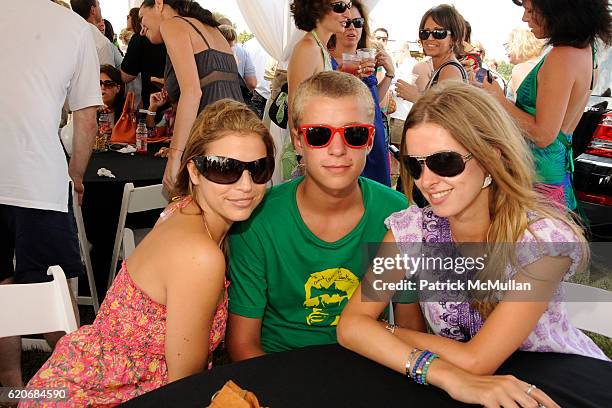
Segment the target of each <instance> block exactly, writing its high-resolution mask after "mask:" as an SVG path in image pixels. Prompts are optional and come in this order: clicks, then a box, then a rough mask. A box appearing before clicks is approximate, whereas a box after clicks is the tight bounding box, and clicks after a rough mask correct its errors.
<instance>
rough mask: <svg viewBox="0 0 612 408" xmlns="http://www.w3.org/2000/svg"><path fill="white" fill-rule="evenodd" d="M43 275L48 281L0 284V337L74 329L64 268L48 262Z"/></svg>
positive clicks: (73, 317) (72, 311)
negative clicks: (47, 267)
mask: <svg viewBox="0 0 612 408" xmlns="http://www.w3.org/2000/svg"><path fill="white" fill-rule="evenodd" d="M47 275H53V280H52V281H51V282H43V283H28V284H11V285H0V337H8V336H21V335H24V334H38V333H50V332H56V331H64V332H66V333H70V332H73V331H75V330H76V329H77V327H78V326H77V320H76V316H75V314H74V309H73V308H72V301H71V300H70V289H68V283H67V281H66V275H64V271H63V270H62V268H61V267H59V266H57V265H55V266H50V267H49V269H48V270H47ZM42 341H43V342H44V340H42Z"/></svg>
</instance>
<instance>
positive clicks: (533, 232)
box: [385, 206, 609, 361]
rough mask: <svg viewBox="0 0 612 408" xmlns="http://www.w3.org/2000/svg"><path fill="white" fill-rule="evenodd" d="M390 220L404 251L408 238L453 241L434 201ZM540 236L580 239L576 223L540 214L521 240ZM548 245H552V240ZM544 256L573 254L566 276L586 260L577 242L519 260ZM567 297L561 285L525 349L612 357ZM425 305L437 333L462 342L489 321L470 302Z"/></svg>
mask: <svg viewBox="0 0 612 408" xmlns="http://www.w3.org/2000/svg"><path fill="white" fill-rule="evenodd" d="M385 225H386V226H387V228H389V229H390V230H391V231H392V232H393V235H394V236H395V240H396V242H397V243H398V248H399V250H400V252H401V253H402V254H406V253H407V252H408V251H409V246H408V245H405V244H408V243H414V242H428V243H439V242H442V243H443V242H452V238H451V233H450V225H449V223H448V220H447V219H446V218H441V217H438V216H436V215H435V214H434V213H433V211H432V209H431V208H430V207H427V208H423V209H421V208H418V207H416V206H412V207H409V208H408V209H406V210H403V211H400V212H397V213H394V214H391V216H389V217H388V218H387V219H386V220H385ZM536 241H539V242H551V243H567V242H576V241H577V239H576V236H575V235H574V234H573V232H572V231H571V229H569V228H568V227H567V226H566V225H565V224H563V223H562V222H559V221H556V220H551V219H538V220H535V221H533V222H532V223H531V224H530V228H529V231H525V234H524V235H523V237H522V238H521V239H520V240H519V242H521V243H530V242H536ZM402 244H404V245H402ZM527 247H529V246H527ZM532 247H533V246H532ZM546 248H547V249H550V248H552V246H551V247H548V246H547V247H546ZM544 256H569V257H570V258H571V260H572V263H571V266H570V268H569V270H568V272H567V273H566V275H565V277H564V280H567V279H568V278H569V277H570V276H572V275H573V274H574V273H575V272H576V268H577V266H578V264H579V262H580V252H579V248H578V247H577V246H576V245H559V246H558V247H557V246H555V247H554V248H553V249H552V250H551V252H550V253H543V252H541V251H540V252H538V251H532V252H529V251H519V254H518V258H519V259H518V260H519V264H520V265H521V266H526V265H528V264H530V263H533V262H535V261H537V260H538V259H540V258H542V257H544ZM507 273H508V275H509V277H511V276H513V275H514V274H515V273H516V270H513V268H512V267H510V266H509V267H508V269H507ZM562 299H563V293H562V291H561V290H560V289H559V290H558V291H557V293H556V294H555V295H554V296H553V299H552V300H551V301H550V304H549V305H548V309H546V311H545V312H544V313H543V314H542V316H541V317H540V320H539V321H538V323H537V324H536V326H535V328H534V330H533V331H532V332H531V333H530V334H529V336H528V337H527V339H525V341H524V342H523V344H522V345H521V346H520V348H519V349H520V350H525V351H537V352H556V353H568V354H578V355H583V356H588V357H594V358H598V359H601V360H608V361H609V359H608V357H606V355H605V354H604V353H603V352H602V351H601V350H600V349H599V348H598V347H597V346H596V345H595V343H593V341H592V340H591V339H590V338H588V337H587V336H586V335H585V334H584V333H582V332H581V331H580V330H579V329H577V328H576V327H574V326H573V325H572V324H571V323H570V322H569V319H568V317H567V313H566V311H565V306H564V303H563V302H562ZM421 309H422V310H423V313H424V315H425V318H426V319H427V321H428V323H429V325H430V327H431V329H432V330H433V331H434V333H436V334H437V335H440V336H444V337H447V338H450V339H453V340H457V341H461V342H466V341H469V340H470V339H471V338H472V337H473V336H474V335H475V334H476V333H477V332H478V330H480V328H481V327H482V325H483V323H484V321H483V319H482V317H481V316H480V314H479V313H478V311H477V310H474V309H473V308H472V307H471V306H470V304H469V302H461V303H459V302H450V301H439V302H421Z"/></svg>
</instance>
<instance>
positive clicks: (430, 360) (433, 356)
mask: <svg viewBox="0 0 612 408" xmlns="http://www.w3.org/2000/svg"><path fill="white" fill-rule="evenodd" d="M436 358H438V355H437V354H435V353H432V354H431V356H429V358H428V359H427V361H426V362H425V367H423V375H422V376H421V381H422V382H421V384H422V385H429V383H428V382H427V370H428V369H429V365H430V364H431V362H432V361H434V360H435V359H436Z"/></svg>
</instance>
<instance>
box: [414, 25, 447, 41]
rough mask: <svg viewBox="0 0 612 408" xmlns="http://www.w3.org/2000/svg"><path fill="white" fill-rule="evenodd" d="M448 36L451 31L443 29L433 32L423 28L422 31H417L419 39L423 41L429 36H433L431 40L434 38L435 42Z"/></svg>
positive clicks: (436, 29)
mask: <svg viewBox="0 0 612 408" xmlns="http://www.w3.org/2000/svg"><path fill="white" fill-rule="evenodd" d="M449 34H451V30H447V29H445V28H435V29H433V30H430V29H428V28H424V29H422V30H419V38H420V39H421V40H423V41H425V40H426V39H428V38H429V36H430V35H433V38H435V39H436V40H443V39H445V38H446V36H447V35H449Z"/></svg>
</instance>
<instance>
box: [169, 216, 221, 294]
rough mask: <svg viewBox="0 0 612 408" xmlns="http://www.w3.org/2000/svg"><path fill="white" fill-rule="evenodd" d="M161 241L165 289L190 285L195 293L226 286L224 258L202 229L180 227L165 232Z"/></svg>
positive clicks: (189, 226) (190, 226) (193, 226)
mask: <svg viewBox="0 0 612 408" xmlns="http://www.w3.org/2000/svg"><path fill="white" fill-rule="evenodd" d="M169 221H171V220H169ZM181 224H185V223H181ZM192 224H193V223H192ZM181 226H182V227H183V228H180V227H181ZM159 238H161V239H162V241H163V247H164V248H163V256H162V257H160V258H161V259H160V261H161V262H160V263H161V264H163V270H162V275H163V279H164V281H165V282H166V287H168V288H170V287H171V286H175V285H177V284H178V285H179V286H182V287H185V286H188V285H191V286H192V287H194V289H195V288H202V287H204V286H206V285H210V284H211V283H219V282H221V283H222V282H223V279H224V277H225V269H226V265H225V256H224V254H223V251H222V250H221V249H220V248H219V247H218V246H217V245H216V243H215V242H213V241H211V239H210V238H209V237H208V235H207V233H206V231H205V230H204V227H203V226H201V225H180V224H179V225H177V226H176V227H175V228H170V229H168V230H166V231H164V234H163V236H160V237H159ZM159 266H161V265H159Z"/></svg>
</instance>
